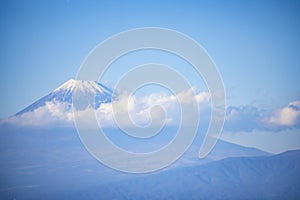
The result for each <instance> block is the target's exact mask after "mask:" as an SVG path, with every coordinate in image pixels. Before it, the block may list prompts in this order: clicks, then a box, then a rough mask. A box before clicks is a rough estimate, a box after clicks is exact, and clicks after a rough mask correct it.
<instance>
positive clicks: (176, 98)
mask: <svg viewBox="0 0 300 200" xmlns="http://www.w3.org/2000/svg"><path fill="white" fill-rule="evenodd" d="M194 91H195V88H192V89H190V90H187V91H183V92H181V93H179V94H177V95H166V94H160V93H153V94H151V95H149V96H144V97H137V96H129V95H128V94H126V93H125V94H121V95H120V96H119V97H118V99H117V100H116V101H114V102H113V103H105V104H101V105H100V107H99V108H98V109H97V110H95V113H96V116H97V120H98V122H99V124H100V125H101V126H102V127H111V126H114V125H115V122H114V117H116V118H117V119H119V121H118V122H119V123H120V125H121V126H132V122H133V124H134V125H138V126H146V125H149V124H150V123H153V124H154V125H155V124H158V125H159V124H161V122H162V121H165V123H166V124H176V123H179V122H180V121H179V120H180V107H179V104H182V105H188V104H190V103H192V99H193V98H195V100H196V102H197V103H198V105H200V107H201V108H206V107H208V106H209V100H210V95H209V93H207V92H201V93H197V94H194ZM71 106H72V105H71V104H70V103H67V102H63V103H62V102H58V101H55V102H46V104H45V105H44V106H41V107H39V108H37V109H35V110H33V111H31V112H26V113H23V114H22V115H17V116H13V117H11V118H8V119H6V120H4V121H2V122H5V123H12V124H17V125H20V126H73V125H74V123H73V119H74V116H73V112H72V107H71ZM90 109H92V108H87V109H86V110H82V111H79V112H78V115H79V116H80V118H83V119H88V118H89V116H87V115H89V114H90V112H89V111H91V110H90ZM93 112H94V111H93ZM128 115H129V116H130V118H128V117H126V116H128Z"/></svg>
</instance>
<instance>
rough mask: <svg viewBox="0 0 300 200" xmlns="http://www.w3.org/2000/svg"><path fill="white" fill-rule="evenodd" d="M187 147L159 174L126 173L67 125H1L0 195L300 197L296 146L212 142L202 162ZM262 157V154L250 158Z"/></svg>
mask: <svg viewBox="0 0 300 200" xmlns="http://www.w3.org/2000/svg"><path fill="white" fill-rule="evenodd" d="M193 148H195V149H196V147H192V149H193ZM192 152H193V151H192ZM192 152H187V154H185V155H184V156H183V157H182V158H180V159H179V160H178V161H177V162H176V163H175V164H174V165H172V166H170V167H168V168H166V169H164V170H162V171H158V172H155V173H151V174H144V175H135V174H127V173H121V172H117V171H115V170H112V169H110V168H107V167H105V166H103V165H102V164H101V163H100V162H98V161H96V160H95V159H94V158H93V157H92V156H91V155H90V154H89V153H88V152H87V151H86V150H85V148H84V146H83V145H82V144H81V142H80V140H79V138H78V136H77V134H76V130H74V129H70V128H69V129H66V128H55V129H42V128H38V129H37V128H25V129H24V128H11V127H10V128H9V127H6V128H2V127H1V135H0V160H1V165H0V178H1V179H0V198H1V199H14V198H15V199H298V198H299V197H300V192H299V191H300V151H290V152H286V153H283V154H280V155H273V156H272V155H269V154H266V153H264V152H261V151H259V150H255V149H251V148H246V147H242V146H238V145H234V144H230V143H225V142H222V141H219V142H218V143H217V145H216V147H215V148H214V150H213V151H212V152H211V154H210V155H209V156H208V158H207V159H206V160H199V159H198V158H197V154H192ZM195 153H197V152H195ZM226 153H228V154H226ZM263 154H265V156H254V155H263ZM221 157H226V158H225V159H221ZM214 159H216V160H214Z"/></svg>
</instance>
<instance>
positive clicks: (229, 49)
mask: <svg viewBox="0 0 300 200" xmlns="http://www.w3.org/2000/svg"><path fill="white" fill-rule="evenodd" d="M299 8H300V4H299V3H298V2H297V1H249V2H244V1H243V2H241V1H226V2H225V1H209V2H206V1H164V2H162V1H126V2H125V1H2V2H1V6H0V13H1V14H0V28H1V33H0V40H1V41H0V42H1V46H0V52H1V54H0V57H1V58H0V66H1V68H0V73H1V75H2V78H1V80H0V84H1V88H0V90H1V109H0V117H1V118H3V117H7V116H11V115H13V114H14V113H16V112H17V111H19V110H21V109H22V108H24V107H26V106H27V105H29V104H31V103H32V102H33V101H35V100H37V99H38V98H40V97H42V96H44V95H45V94H47V93H49V92H50V91H51V90H52V89H54V88H56V87H57V86H58V85H60V84H61V83H63V82H65V81H66V80H68V79H69V78H74V77H75V76H76V73H77V70H78V68H79V66H80V64H81V63H82V62H83V60H84V58H85V57H86V56H87V55H88V53H89V52H90V51H91V50H92V49H93V48H94V47H95V46H96V45H97V44H98V43H100V42H101V41H103V40H104V39H106V38H107V37H109V36H111V35H113V34H117V33H118V32H120V31H125V30H127V29H132V28H138V27H148V26H155V27H164V28H170V29H174V30H177V31H180V32H182V33H184V34H187V35H189V36H190V37H192V38H194V39H195V40H196V41H197V42H198V43H199V44H201V45H202V46H203V47H204V48H205V49H206V50H207V51H208V53H209V54H210V55H211V57H212V58H213V60H214V61H215V63H216V64H217V66H218V68H219V71H220V73H221V75H222V77H223V80H224V84H225V87H226V90H227V95H228V99H227V100H228V104H230V105H255V106H258V107H268V108H275V107H278V106H284V105H286V104H287V103H288V102H291V101H294V100H297V99H300V88H299V85H300V84H299V82H300V81H299V78H298V76H299V75H298V74H300V67H299V64H300V61H299V59H298V54H299V53H298V52H299V46H300V39H299V35H300V30H299V23H300V22H299V13H300V12H299ZM108 81H109V80H108Z"/></svg>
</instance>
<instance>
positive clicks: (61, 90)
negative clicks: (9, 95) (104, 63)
mask: <svg viewBox="0 0 300 200" xmlns="http://www.w3.org/2000/svg"><path fill="white" fill-rule="evenodd" d="M74 90H76V91H79V92H80V94H89V95H91V94H92V95H93V96H94V97H95V102H94V105H93V107H94V108H98V107H99V106H100V104H102V103H108V102H111V101H112V93H113V92H112V90H111V89H109V88H108V87H106V86H105V85H103V84H101V83H98V82H96V81H87V80H74V79H70V80H68V81H67V82H65V83H64V84H62V85H61V86H59V87H57V88H56V89H55V90H54V91H53V92H51V93H49V94H48V95H46V96H45V97H43V98H41V99H39V100H37V101H36V102H34V103H33V104H31V105H30V106H28V107H27V108H25V109H24V110H22V111H20V112H18V113H17V114H16V115H20V114H23V113H25V112H29V111H34V110H36V109H37V108H39V107H41V106H45V105H46V103H47V102H52V103H54V104H57V103H67V104H68V108H71V104H72V101H73V100H72V97H73V91H74Z"/></svg>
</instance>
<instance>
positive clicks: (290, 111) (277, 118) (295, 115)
mask: <svg viewBox="0 0 300 200" xmlns="http://www.w3.org/2000/svg"><path fill="white" fill-rule="evenodd" d="M299 121H300V101H294V102H291V103H289V105H288V106H286V107H283V108H280V109H277V110H275V111H274V112H273V114H272V115H271V116H270V117H269V118H268V119H267V122H268V123H269V124H271V125H277V126H295V125H297V123H299Z"/></svg>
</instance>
